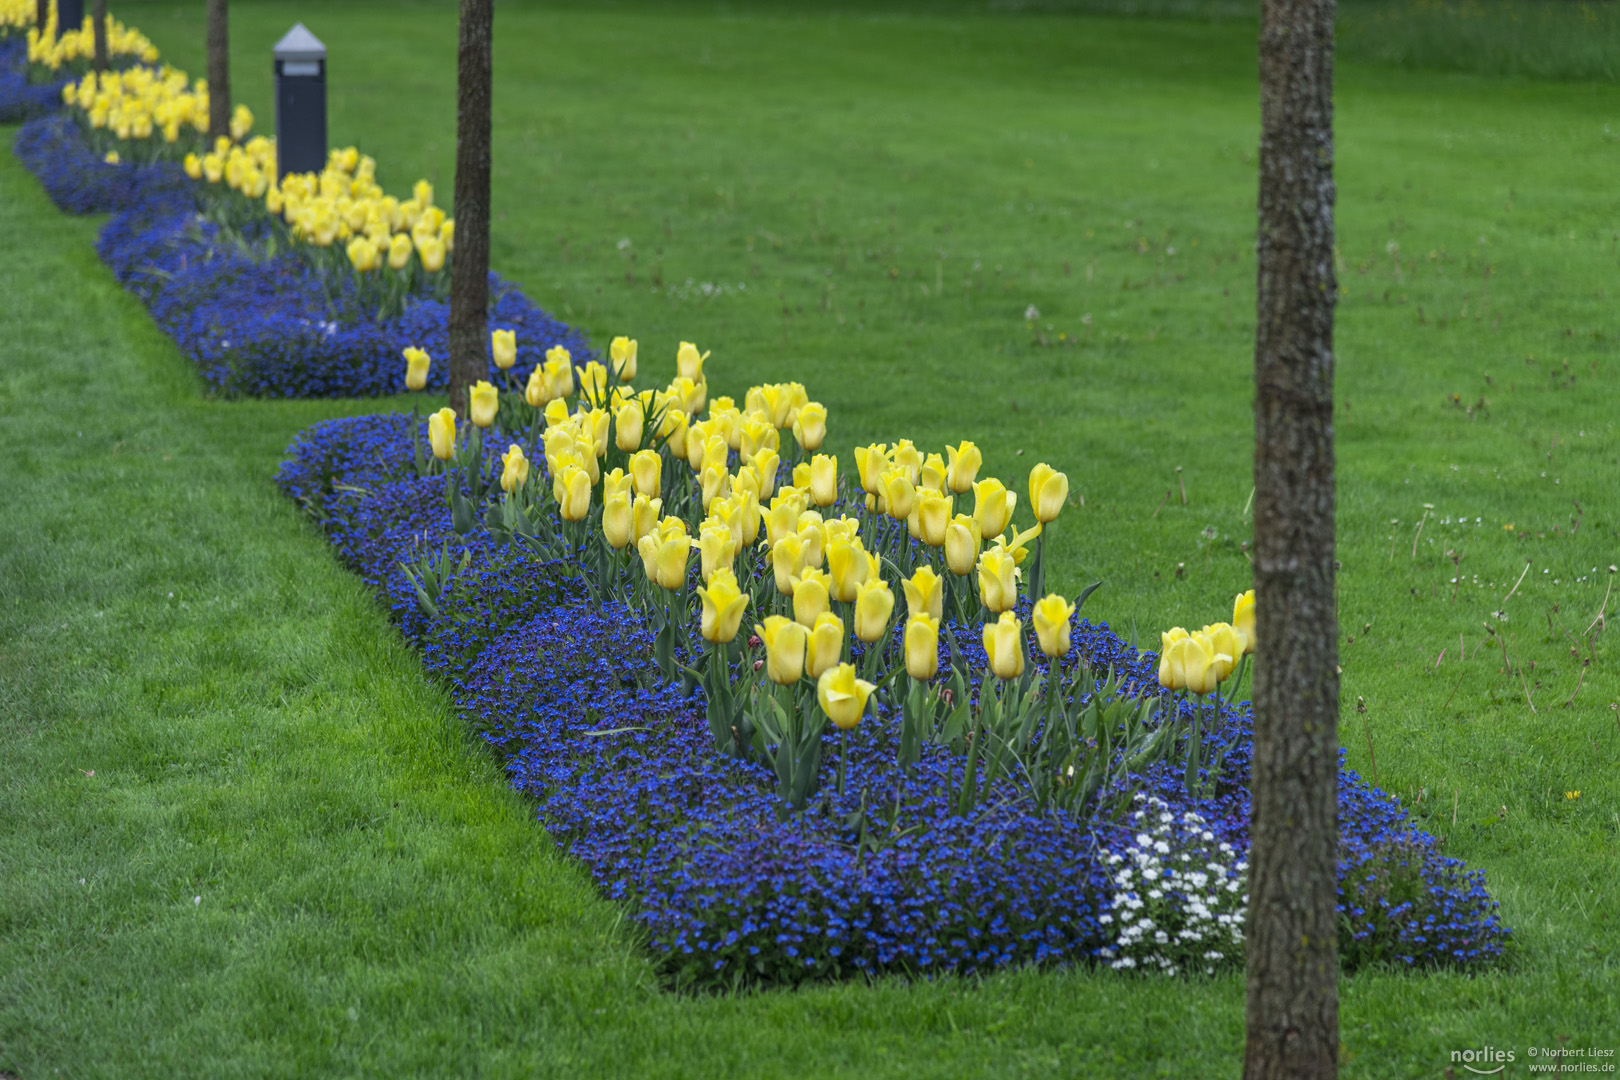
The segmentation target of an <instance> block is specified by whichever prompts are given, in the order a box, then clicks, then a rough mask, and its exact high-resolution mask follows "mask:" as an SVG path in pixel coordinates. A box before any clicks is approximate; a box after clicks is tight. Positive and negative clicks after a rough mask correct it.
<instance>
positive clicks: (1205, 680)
mask: <svg viewBox="0 0 1620 1080" xmlns="http://www.w3.org/2000/svg"><path fill="white" fill-rule="evenodd" d="M1167 655H1168V656H1169V666H1170V675H1171V681H1172V683H1173V684H1176V685H1173V686H1172V688H1173V689H1177V690H1187V691H1189V692H1191V693H1193V694H1196V695H1198V696H1199V697H1203V696H1204V695H1205V694H1211V693H1214V691H1215V688H1216V686H1217V685H1219V682H1218V680H1217V679H1216V678H1215V650H1214V648H1213V647H1212V645H1211V643H1210V640H1209V638H1207V637H1206V636H1204V635H1203V634H1192V635H1189V636H1188V637H1184V638H1182V639H1181V640H1180V641H1177V642H1176V643H1175V644H1173V645H1171V647H1170V651H1169V653H1168V654H1167ZM1164 668H1165V664H1164V661H1162V660H1161V661H1160V663H1159V681H1160V682H1161V683H1163V682H1164V681H1165V672H1164Z"/></svg>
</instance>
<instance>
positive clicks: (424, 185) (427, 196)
mask: <svg viewBox="0 0 1620 1080" xmlns="http://www.w3.org/2000/svg"><path fill="white" fill-rule="evenodd" d="M351 149H352V148H351ZM345 171H348V170H345ZM411 197H412V198H414V199H415V200H416V205H418V206H421V207H424V208H426V207H429V206H432V205H433V185H432V184H430V183H428V182H427V181H426V180H418V181H417V182H416V186H415V187H413V188H411Z"/></svg>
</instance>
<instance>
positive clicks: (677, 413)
mask: <svg viewBox="0 0 1620 1080" xmlns="http://www.w3.org/2000/svg"><path fill="white" fill-rule="evenodd" d="M690 423H691V421H690V419H689V418H688V417H687V415H686V413H685V412H683V411H682V410H680V409H677V408H675V407H673V406H671V407H670V408H667V409H665V410H664V415H663V418H662V419H661V420H660V421H659V423H658V433H659V434H660V435H662V436H664V440H665V445H667V446H668V447H669V452H670V453H671V454H673V455H675V456H676V457H677V458H681V459H684V458H685V457H686V436H687V431H688V428H689V426H690Z"/></svg>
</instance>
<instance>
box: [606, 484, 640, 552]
mask: <svg viewBox="0 0 1620 1080" xmlns="http://www.w3.org/2000/svg"><path fill="white" fill-rule="evenodd" d="M634 531H635V519H634V518H633V517H632V515H631V513H630V496H628V495H626V494H625V493H624V492H622V491H616V492H614V493H613V494H611V495H608V494H604V495H603V496H602V535H603V536H605V537H607V542H608V546H609V547H611V548H612V549H613V550H614V551H623V550H624V548H625V545H627V544H629V543H630V541H631V540H632V539H633V538H634V537H633V535H632V534H633V533H634Z"/></svg>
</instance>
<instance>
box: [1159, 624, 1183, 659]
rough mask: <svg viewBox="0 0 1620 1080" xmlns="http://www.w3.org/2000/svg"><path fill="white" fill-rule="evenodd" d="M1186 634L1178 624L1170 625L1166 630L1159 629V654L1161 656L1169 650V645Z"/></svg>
mask: <svg viewBox="0 0 1620 1080" xmlns="http://www.w3.org/2000/svg"><path fill="white" fill-rule="evenodd" d="M1186 636H1187V631H1185V630H1183V629H1182V628H1181V627H1179V626H1172V627H1171V628H1170V629H1168V630H1161V631H1159V655H1160V656H1163V655H1164V654H1165V653H1167V652H1169V651H1170V646H1172V645H1174V644H1175V643H1176V642H1178V641H1180V640H1181V639H1182V638H1184V637H1186Z"/></svg>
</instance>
